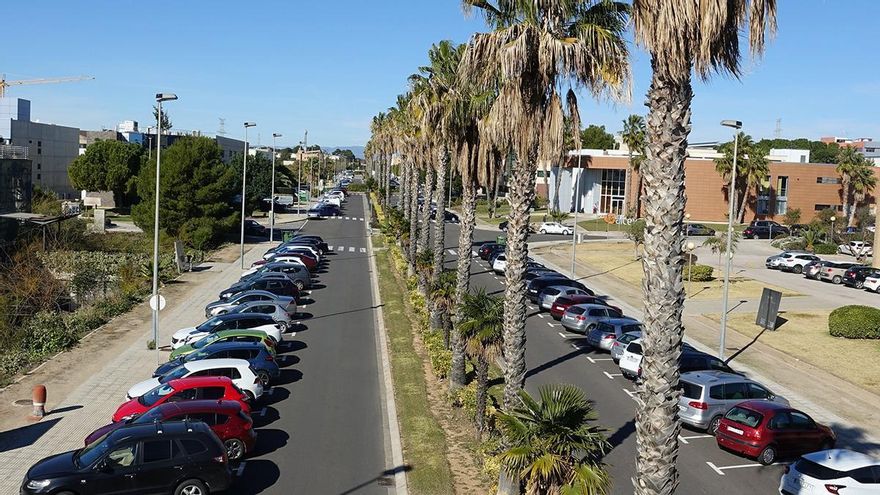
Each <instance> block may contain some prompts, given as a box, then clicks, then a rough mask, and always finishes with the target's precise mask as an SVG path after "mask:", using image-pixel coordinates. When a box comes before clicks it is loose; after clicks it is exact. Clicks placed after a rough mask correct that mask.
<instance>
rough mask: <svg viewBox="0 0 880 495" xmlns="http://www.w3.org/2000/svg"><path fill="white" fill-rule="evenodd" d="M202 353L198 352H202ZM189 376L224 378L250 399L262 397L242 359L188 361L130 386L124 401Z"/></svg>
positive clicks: (260, 387)
mask: <svg viewBox="0 0 880 495" xmlns="http://www.w3.org/2000/svg"><path fill="white" fill-rule="evenodd" d="M203 351H204V349H203V350H202V351H199V352H203ZM189 376H225V377H227V378H229V379H231V380H232V383H233V384H235V386H236V387H238V388H239V389H240V390H241V391H242V392H244V393H245V394H246V395H247V396H248V397H249V398H251V399H259V398H260V396H261V395H263V384H262V383H260V380H259V379H257V375H256V373H254V370H253V369H251V367H250V363H248V362H247V361H245V360H244V359H228V358H227V359H203V360H200V361H189V362H186V363H184V364H181V365H180V366H177V367H175V368H173V369H171V370H170V371H168V372H167V373H165V374H164V375H162V376H159V377H153V378H148V379H146V380H144V381H142V382H138V383H135V384H134V385H132V386H131V387H130V388H129V389H128V392H126V395H125V398H126V400H131V399H134V398H135V397H140V396H141V395H144V394H145V393H147V392H149V391H150V390H153V389H154V388H156V387H158V386H159V385H163V384H165V383H168V382H170V381H171V380H177V379H179V378H187V377H189Z"/></svg>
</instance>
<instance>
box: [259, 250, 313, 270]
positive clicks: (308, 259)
mask: <svg viewBox="0 0 880 495" xmlns="http://www.w3.org/2000/svg"><path fill="white" fill-rule="evenodd" d="M291 261H293V262H296V261H298V262H300V263H302V264H303V265H305V267H306V268H308V269H309V271H310V272H316V271H317V270H318V268H320V260H319V259H318V258H317V256H313V255H312V254H311V253H308V252H306V251H295V252H294V251H288V252H285V253H281V254H275V253H272V255H271V256H269V257H268V258H265V259H260V260H257V261H254V262H253V263H252V264H251V267H254V266H260V265H265V264H266V263H272V262H279V263H283V262H287V263H289V262H291Z"/></svg>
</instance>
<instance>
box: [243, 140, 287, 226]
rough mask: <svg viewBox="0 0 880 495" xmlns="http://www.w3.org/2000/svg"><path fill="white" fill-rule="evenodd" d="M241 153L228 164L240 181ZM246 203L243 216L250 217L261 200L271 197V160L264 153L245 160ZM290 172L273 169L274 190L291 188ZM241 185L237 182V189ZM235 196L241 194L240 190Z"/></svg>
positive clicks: (277, 168)
mask: <svg viewBox="0 0 880 495" xmlns="http://www.w3.org/2000/svg"><path fill="white" fill-rule="evenodd" d="M242 156H243V155H242V153H235V154H234V155H233V157H232V160H231V161H230V163H231V164H232V168H233V169H234V170H235V174H236V175H237V176H238V180H239V181H241V170H242V167H243V166H244V161H243V160H242ZM247 172H248V173H247V189H246V190H247V193H246V196H247V203H246V204H245V214H247V215H250V214H251V213H252V212H253V211H254V210H258V209H260V205H261V204H262V203H263V199H265V198H270V197H272V158H271V157H270V156H268V155H266V154H265V153H257V154H256V155H254V156H248V160H247ZM292 179H294V180H295V178H293V177H292V174H291V172H290V171H289V169H287V168H286V167H279V166H277V163H276V167H275V188H276V190H277V189H278V188H289V187H293V180H292ZM240 187H241V183H240V182H239V188H240ZM237 194H241V189H239V190H238V193H237Z"/></svg>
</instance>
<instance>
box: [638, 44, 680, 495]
mask: <svg viewBox="0 0 880 495" xmlns="http://www.w3.org/2000/svg"><path fill="white" fill-rule="evenodd" d="M651 62H652V64H651V65H652V68H653V77H652V81H651V88H650V89H649V90H648V107H649V108H650V113H649V115H648V119H647V133H648V143H649V145H648V148H647V161H646V162H645V163H644V164H643V165H642V171H643V172H644V175H645V182H646V183H647V188H646V191H645V193H646V194H645V196H646V198H647V200H646V202H645V222H646V228H645V256H644V258H642V267H643V270H644V273H645V279H644V282H643V283H642V288H643V290H644V292H645V313H644V316H645V332H644V334H643V337H642V340H643V341H644V342H643V344H642V345H643V349H644V357H643V359H642V381H643V386H642V388H641V390H640V391H639V392H640V393H639V396H638V401H637V403H638V405H637V413H636V444H637V453H636V477H635V478H633V488H634V492H635V494H636V495H660V494H664V495H665V494H672V493H674V492H675V489H676V487H677V486H678V471H677V469H676V465H675V463H676V459H677V458H678V434H679V431H680V430H681V423H680V422H679V420H678V394H677V393H676V392H675V391H676V390H677V389H678V383H679V368H678V358H679V355H680V354H681V343H682V336H683V333H684V327H683V326H682V321H681V313H682V307H683V305H684V286H683V284H682V265H683V263H684V261H683V256H682V241H683V239H682V237H683V236H682V228H681V225H682V222H683V220H684V205H685V200H686V199H685V190H684V161H685V157H686V156H687V138H688V134H689V133H690V129H691V99H692V98H693V93H692V91H691V84H690V75H688V76H687V77H686V78H684V79H682V80H675V79H673V78H671V77H667V74H668V73H667V72H666V70H664V69H665V68H664V67H661V66H659V63H658V61H657V59H656V58H652V61H651Z"/></svg>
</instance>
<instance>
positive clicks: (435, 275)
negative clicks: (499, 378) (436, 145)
mask: <svg viewBox="0 0 880 495" xmlns="http://www.w3.org/2000/svg"><path fill="white" fill-rule="evenodd" d="M439 159H440V167H439V168H438V169H437V185H436V187H435V188H434V202H435V203H437V215H435V223H434V256H433V260H432V261H433V263H434V266H433V267H432V269H431V284H430V285H431V287H434V286H436V285H437V282H438V281H440V275H441V274H442V273H443V265H444V263H445V261H446V259H445V256H444V252H445V249H444V248H445V243H446V222H445V221H444V217H445V216H446V190H445V187H446V168H447V167H448V166H449V151H448V150H447V149H446V147H443V148H442V149H441V150H440V156H439ZM443 326H444V325H443V311H441V308H439V307H438V306H437V305H436V304H432V305H431V328H432V329H438V328H442V327H443ZM446 347H447V348H449V341H448V335H447V342H446Z"/></svg>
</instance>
